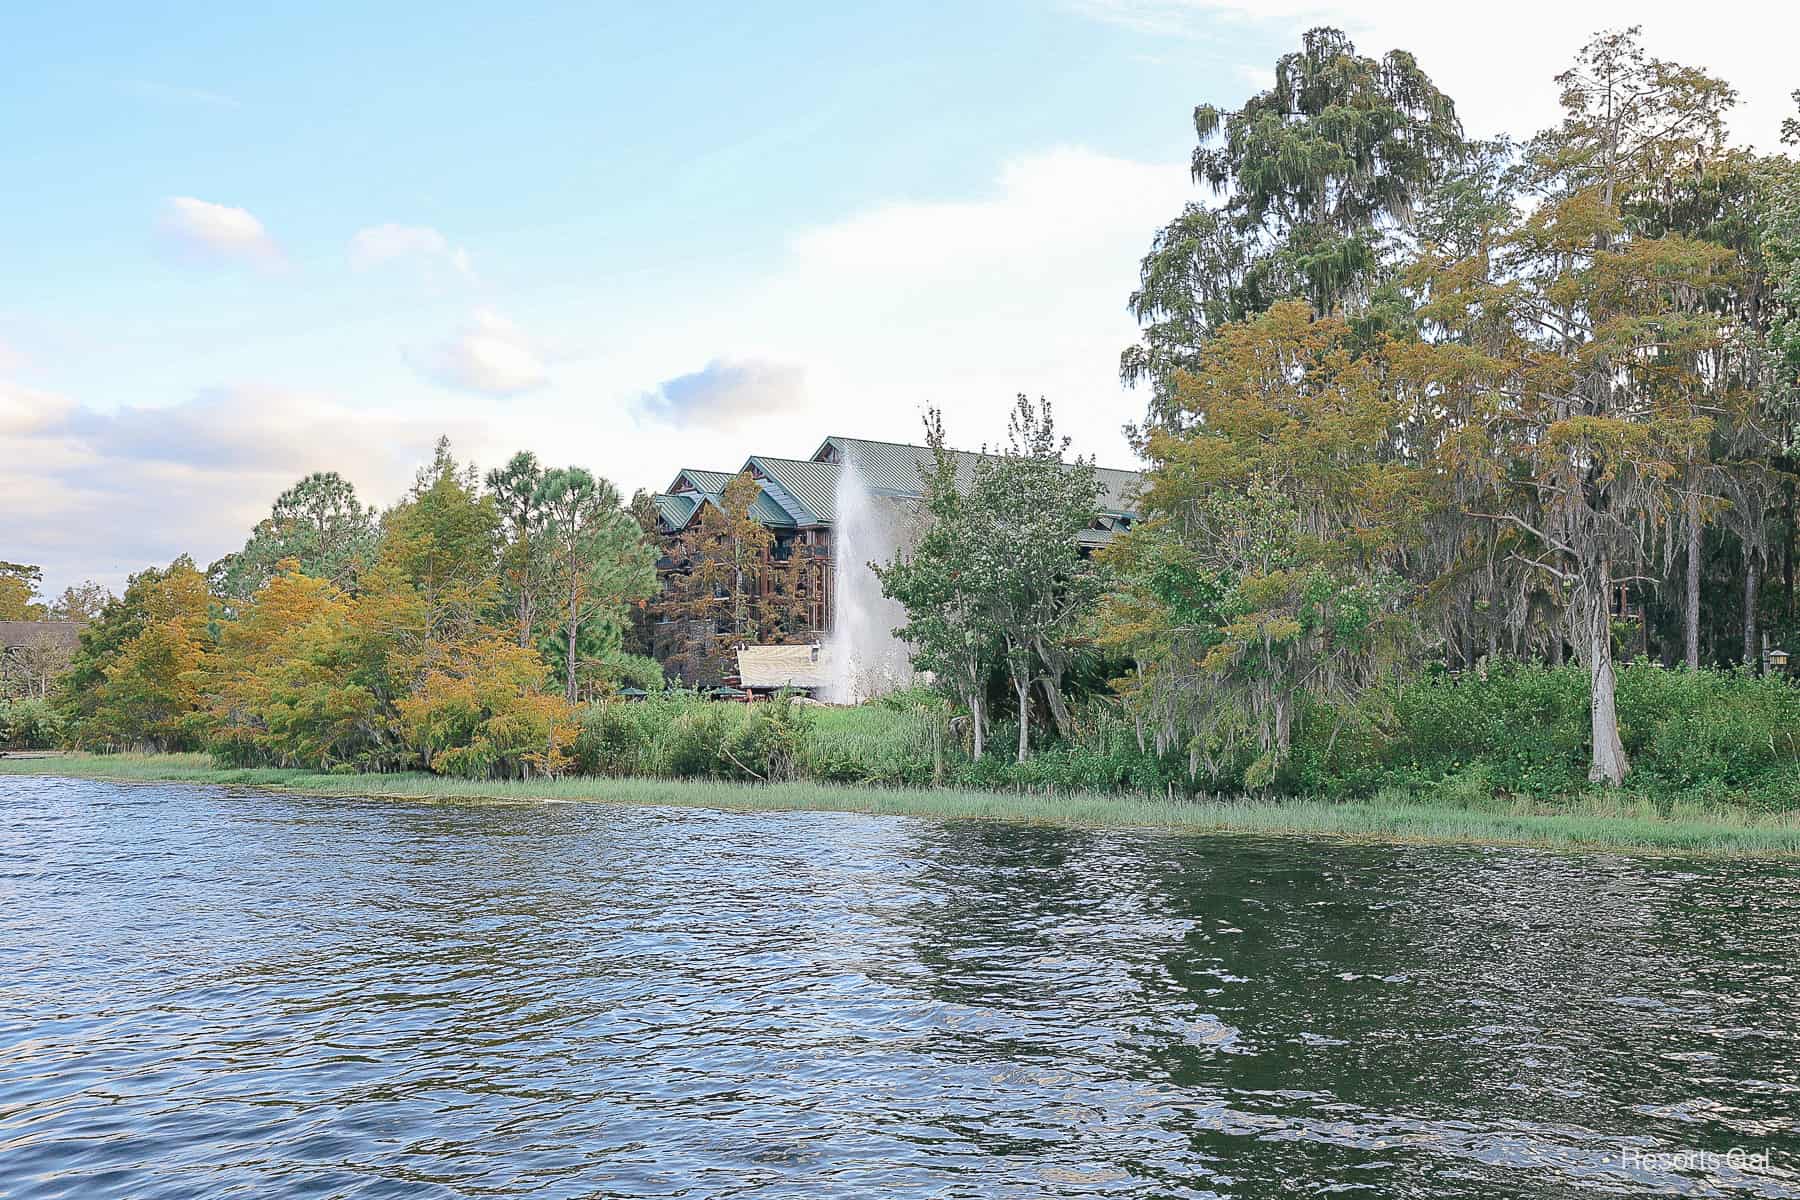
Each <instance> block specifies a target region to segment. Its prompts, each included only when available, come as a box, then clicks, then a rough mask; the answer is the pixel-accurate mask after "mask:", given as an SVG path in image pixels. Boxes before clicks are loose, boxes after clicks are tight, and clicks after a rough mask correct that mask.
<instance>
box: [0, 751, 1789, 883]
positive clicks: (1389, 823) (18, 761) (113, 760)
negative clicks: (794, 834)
mask: <svg viewBox="0 0 1800 1200" xmlns="http://www.w3.org/2000/svg"><path fill="white" fill-rule="evenodd" d="M0 776H8V777H28V776H48V777H53V778H65V779H91V780H95V781H100V782H109V783H191V784H200V785H209V786H223V787H248V788H258V789H262V790H266V791H275V792H283V793H287V794H292V795H303V796H319V797H326V798H333V799H370V800H412V801H426V802H436V803H472V802H485V803H514V804H529V803H545V802H563V803H571V802H577V803H595V804H616V805H646V806H652V805H653V806H665V807H675V808H700V809H710V810H714V811H719V812H734V813H748V812H847V813H857V814H862V815H867V816H889V817H916V818H923V819H928V820H988V821H1003V822H1012V823H1017V824H1030V825H1054V826H1063V827H1069V828H1082V829H1143V830H1151V831H1159V832H1166V833H1172V834H1253V835H1266V836H1296V837H1314V838H1333V839H1340V840H1349V841H1360V842H1369V843H1387V844H1394V845H1461V846H1496V847H1529V848H1536V849H1550V850H1583V851H1607V852H1618V853H1682V854H1700V855H1709V856H1721V855H1722V856H1733V857H1767V858H1800V814H1796V813H1787V814H1781V815H1767V816H1765V815H1759V814H1753V813H1748V812H1745V813H1737V812H1732V811H1729V810H1719V811H1708V812H1697V813H1691V814H1683V815H1680V816H1677V817H1660V816H1653V815H1648V814H1647V813H1646V812H1645V807H1644V806H1643V805H1641V804H1634V803H1633V802H1631V801H1630V800H1620V801H1617V802H1609V801H1607V800H1604V799H1600V798H1595V797H1574V798H1572V799H1571V800H1570V801H1568V802H1566V803H1565V804H1564V805H1561V806H1558V807H1555V808H1548V809H1546V808H1545V807H1542V806H1540V807H1537V808H1529V807H1526V806H1524V805H1521V804H1517V803H1514V804H1510V805H1509V804H1506V803H1503V802H1495V803H1494V804H1492V805H1491V806H1473V805H1468V804H1457V803H1451V802H1448V801H1445V800H1442V799H1433V798H1430V797H1424V798H1421V797H1413V798H1410V799H1406V800H1390V799H1383V798H1379V797H1377V798H1375V799H1370V800H1352V801H1342V802H1338V801H1322V800H1308V799H1304V798H1298V799H1288V800H1254V799H1243V800H1216V799H1201V800H1154V799H1148V798H1145V797H1143V796H1138V795H1131V794H1110V795H1109V794H1092V793H1085V794H1076V795H1044V794H1038V793H1017V792H988V791H971V790H961V789H953V788H941V789H910V788H881V787H866V786H865V787H859V786H853V785H847V784H827V783H812V782H799V783H777V784H744V783H724V782H716V781H709V780H681V779H643V778H610V777H592V776H581V777H575V778H563V779H553V780H532V781H528V782H516V781H506V780H488V781H473V780H459V779H447V778H443V777H440V776H435V775H422V774H402V775H360V774H356V775H353V774H344V775H338V774H328V773H321V772H317V771H303V770H291V769H281V768H267V767H244V768H236V767H227V768H219V767H215V766H213V765H212V764H211V761H210V760H209V759H207V758H206V756H204V755H199V754H163V755H148V754H117V755H105V756H100V755H74V754H41V755H30V756H25V757H18V756H8V757H0Z"/></svg>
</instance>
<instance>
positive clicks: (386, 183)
mask: <svg viewBox="0 0 1800 1200" xmlns="http://www.w3.org/2000/svg"><path fill="white" fill-rule="evenodd" d="M264 7H270V8H277V9H280V10H281V11H274V12H265V11H260V10H261V9H263V8H264ZM667 7H668V8H669V9H671V10H674V11H660V10H659V7H658V6H646V5H631V6H623V5H621V6H617V7H602V6H596V5H592V4H582V5H576V4H570V5H548V4H532V3H518V4H514V5H510V6H497V5H492V4H480V5H476V4H456V3H436V4H431V5H413V4H399V3H396V4H387V5H363V4H356V5H352V4H311V5H305V6H301V5H291V6H256V5H234V6H225V5H217V6H207V7H201V6H184V5H144V4H65V5H60V6H49V5H44V6H34V7H33V8H31V9H26V10H20V11H13V12H10V13H9V16H8V30H7V38H6V41H5V44H4V45H0V162H3V163H4V167H5V171H4V178H5V179H6V180H7V181H8V183H7V186H6V187H5V188H0V455H3V456H4V459H3V461H4V465H0V509H3V510H6V511H7V512H8V514H9V516H11V517H12V519H11V520H9V521H7V522H6V523H5V526H4V527H3V528H4V533H0V558H9V559H21V558H22V559H25V560H26V561H35V562H40V563H42V564H44V566H45V567H46V571H47V574H48V577H49V580H48V581H49V582H50V584H51V585H52V586H54V587H60V586H61V585H62V584H64V583H68V582H73V581H75V580H77V579H79V578H83V577H89V576H91V577H94V578H98V579H101V580H102V581H104V582H107V583H109V584H112V585H114V586H117V585H118V584H119V582H120V581H121V580H122V579H123V576H124V574H125V573H127V572H128V571H131V570H136V569H138V568H140V567H142V566H145V565H148V564H150V563H153V562H166V561H167V560H168V558H169V557H170V556H171V555H173V554H174V553H176V552H178V551H181V550H188V551H191V552H192V553H193V554H194V555H195V556H196V557H197V558H198V559H200V560H201V561H202V562H203V563H204V562H205V561H207V560H209V559H211V558H213V557H216V556H218V555H219V554H222V553H224V552H226V551H228V550H230V549H232V548H234V547H235V545H236V544H237V543H239V542H241V540H242V538H243V536H244V534H245V532H246V530H247V528H248V525H249V524H250V523H251V522H253V521H254V520H255V519H256V517H257V516H258V515H259V514H260V513H262V512H264V511H266V508H267V505H268V502H269V500H270V499H271V498H272V497H273V495H274V494H275V492H277V491H279V490H280V489H281V487H283V486H285V485H286V484H287V483H288V482H291V481H292V479H293V478H296V477H298V476H299V475H300V474H303V473H304V472H306V471H309V470H314V469H331V468H335V469H338V470H340V471H342V472H343V473H344V474H346V475H348V476H350V477H351V478H352V479H353V481H355V482H356V483H357V484H358V486H359V487H360V488H362V489H363V491H364V492H365V493H366V495H367V498H369V499H370V500H373V501H375V502H378V503H387V502H390V501H391V500H392V499H393V498H394V497H395V496H396V495H397V494H398V491H399V490H400V488H401V487H402V486H403V485H404V483H405V481H406V480H407V478H409V476H410V473H411V470H412V468H413V466H414V465H415V464H416V463H417V461H418V460H419V459H420V458H421V457H422V456H423V455H425V454H426V453H427V450H428V447H429V444H430V442H431V440H432V439H433V438H434V437H435V436H436V435H437V433H439V432H447V433H449V434H450V435H451V436H452V438H453V439H454V440H455V442H456V443H457V445H458V447H459V448H460V449H461V450H462V451H463V452H464V453H466V454H468V455H471V456H473V457H475V458H476V459H477V460H479V461H480V462H482V463H483V464H492V463H494V462H497V461H499V460H500V459H502V458H503V457H504V456H505V455H507V454H508V453H510V452H511V451H512V450H514V449H517V448H529V449H533V450H536V451H537V452H538V453H539V454H540V455H542V456H543V457H545V458H546V459H548V460H550V461H552V462H565V461H573V462H580V463H583V464H586V465H590V466H593V467H595V468H597V469H599V470H601V471H603V472H605V473H606V474H607V475H609V476H610V477H612V478H613V479H614V480H615V481H616V482H617V483H618V484H619V485H620V486H621V488H622V489H624V490H625V491H627V492H629V491H630V489H632V488H634V487H638V486H653V487H654V486H661V485H662V484H663V483H665V482H666V481H667V478H668V477H669V476H670V475H671V474H672V473H673V472H674V470H675V469H676V468H677V467H680V466H683V465H698V466H706V467H714V468H733V467H736V466H737V465H738V464H739V463H741V461H742V460H743V458H744V457H745V455H746V454H748V453H750V452H752V451H755V452H765V453H774V454H792V455H802V454H805V453H807V452H809V451H810V450H811V449H812V447H813V445H814V444H816V443H817V441H818V440H819V438H820V437H821V436H822V435H823V434H825V433H827V432H836V433H845V434H852V435H865V436H874V437H891V438H907V439H911V438H914V437H916V431H917V429H918V423H919V413H920V410H921V408H922V407H923V406H924V405H926V404H938V405H942V406H943V407H944V408H945V409H946V411H947V413H948V416H949V424H950V428H951V432H952V434H953V436H954V437H956V439H957V440H959V441H961V442H964V443H966V444H969V445H976V444H979V443H981V442H982V441H984V440H991V439H993V438H995V437H996V436H998V435H999V433H1000V432H1001V427H1002V422H1003V420H1004V412H1005V409H1006V407H1007V405H1008V403H1009V401H1010V398H1011V396H1012V395H1013V394H1014V393H1015V392H1018V391H1029V392H1033V393H1042V394H1045V395H1048V396H1049V397H1050V398H1051V399H1052V400H1053V401H1055V402H1056V403H1057V404H1058V411H1059V415H1060V417H1061V419H1062V421H1063V423H1064V424H1065V426H1066V427H1067V429H1068V431H1069V432H1071V433H1073V434H1074V435H1075V436H1076V438H1077V441H1078V445H1079V448H1081V449H1083V450H1087V451H1090V452H1093V453H1096V454H1098V455H1099V456H1100V458H1101V460H1102V461H1103V462H1108V463H1117V464H1121V465H1123V464H1124V463H1126V462H1127V461H1128V460H1129V451H1128V448H1127V446H1126V444H1125V441H1124V438H1123V437H1122V435H1121V433H1120V427H1121V426H1122V424H1123V423H1124V422H1126V421H1128V420H1130V419H1132V418H1133V417H1134V416H1135V415H1136V414H1137V412H1138V410H1139V408H1140V407H1141V401H1140V399H1139V398H1138V397H1135V396H1132V395H1130V394H1129V393H1127V392H1125V391H1123V390H1122V389H1121V388H1120V387H1119V385H1118V383H1117V380H1116V374H1115V368H1116V359H1117V353H1118V350H1119V349H1120V348H1121V347H1122V346H1123V345H1125V344H1126V343H1127V342H1128V341H1129V339H1130V337H1131V324H1130V321H1129V319H1128V318H1127V317H1126V315H1125V313H1124V309H1123V304H1124V299H1125V295H1126V293H1127V292H1128V291H1129V289H1130V286H1131V282H1132V277H1133V270H1134V265H1135V261H1136V258H1137V257H1138V255H1139V254H1141V253H1142V250H1143V247H1144V245H1145V244H1146V242H1147V241H1148V238H1149V236H1150V234H1151V233H1152V232H1153V231H1154V229H1155V227H1156V225H1157V224H1158V223H1160V222H1161V221H1162V220H1165V219H1166V218H1167V217H1168V216H1170V215H1172V214H1173V213H1174V212H1176V211H1177V210H1178V209H1179V207H1180V205H1181V203H1182V202H1183V201H1185V200H1187V199H1189V198H1194V197H1197V196H1198V195H1199V193H1197V192H1196V191H1195V190H1194V189H1193V188H1192V187H1191V185H1190V184H1189V183H1188V181H1187V179H1186V173H1185V159H1186V156H1187V153H1188V151H1189V150H1190V148H1191V145H1192V133H1191V126H1190V125H1189V113H1190V111H1191V109H1192V107H1193V105H1194V104H1195V103H1197V102H1199V101H1211V102H1215V103H1222V104H1227V105H1229V104H1235V103H1237V102H1238V101H1240V100H1241V99H1242V98H1243V97H1244V96H1245V95H1247V94H1248V93H1249V92H1250V91H1251V90H1252V88H1253V87H1254V86H1255V84H1256V83H1257V81H1258V80H1259V79H1261V78H1262V77H1263V76H1264V75H1265V74H1266V72H1267V70H1268V67H1269V64H1270V63H1272V61H1273V60H1274V58H1275V57H1276V56H1277V55H1278V54H1280V53H1281V52H1282V51H1283V50H1285V49H1287V48H1289V47H1290V46H1292V45H1293V44H1294V43H1295V42H1296V41H1297V39H1298V36H1299V33H1300V32H1301V31H1302V30H1303V29H1304V28H1306V27H1307V26H1308V25H1311V24H1314V23H1319V22H1330V23H1336V24H1341V25H1344V26H1346V27H1347V28H1349V29H1350V30H1351V32H1352V33H1353V34H1355V35H1356V36H1357V37H1358V40H1359V43H1360V45H1361V47H1362V49H1364V50H1365V51H1369V52H1380V51H1383V50H1385V49H1387V48H1389V47H1390V46H1393V45H1402V46H1406V47H1408V48H1410V49H1413V50H1414V51H1415V52H1416V53H1417V54H1418V55H1419V56H1420V58H1421V60H1422V62H1423V63H1424V65H1425V67H1426V69H1427V70H1428V71H1430V72H1431V73H1432V74H1433V75H1434V77H1435V78H1436V79H1437V81H1438V82H1439V84H1440V85H1441V86H1443V87H1444V88H1446V90H1448V91H1450V92H1451V93H1452V94H1453V95H1454V96H1456V97H1457V98H1458V100H1459V101H1460V102H1461V104H1462V107H1463V110H1464V114H1465V117H1466V119H1467V120H1468V122H1469V124H1470V126H1471V128H1472V129H1474V130H1475V131H1477V132H1490V131H1493V130H1496V129H1499V128H1503V127H1504V128H1509V129H1512V130H1514V131H1528V130H1529V129H1531V128H1534V127H1535V126H1536V125H1538V124H1541V123H1542V122H1543V121H1545V120H1547V119H1549V116H1550V114H1551V112H1552V107H1553V104H1554V90H1553V88H1552V87H1551V85H1550V84H1549V77H1550V75H1552V74H1554V72H1555V71H1556V70H1557V69H1559V68H1560V67H1561V66H1562V65H1563V63H1564V62H1565V61H1566V60H1567V58H1568V56H1569V55H1570V53H1572V52H1573V50H1574V49H1575V48H1576V46H1577V45H1579V43H1580V42H1581V41H1582V40H1583V39H1584V37H1585V35H1586V34H1587V33H1589V32H1591V29H1590V28H1589V27H1590V26H1600V25H1604V24H1608V23H1618V21H1620V20H1623V19H1624V17H1625V16H1627V15H1629V17H1630V19H1632V20H1637V21H1642V22H1643V23H1644V25H1645V27H1646V29H1645V33H1646V38H1647V40H1648V41H1649V43H1650V46H1651V49H1652V50H1653V51H1655V52H1658V53H1661V54H1664V55H1667V56H1671V57H1679V58H1683V59H1685V60H1688V61H1694V62H1697V63H1699V64H1700V65H1705V66H1709V67H1711V68H1712V69H1714V70H1716V71H1718V72H1719V73H1721V74H1724V75H1725V76H1726V77H1727V78H1730V79H1732V80H1733V82H1735V83H1737V84H1738V86H1739V87H1740V89H1741V90H1742V91H1743V92H1744V93H1745V99H1746V101H1747V103H1746V105H1745V110H1744V117H1743V120H1742V121H1741V123H1740V129H1741V132H1743V134H1744V135H1745V136H1746V137H1750V138H1752V139H1754V140H1756V141H1758V142H1759V143H1761V144H1764V145H1772V144H1773V129H1774V127H1775V125H1776V123H1778V121H1779V117H1780V115H1781V113H1782V111H1783V107H1784V103H1783V102H1784V99H1785V97H1784V92H1785V91H1786V90H1787V89H1788V88H1790V87H1791V86H1793V84H1792V82H1789V77H1790V76H1791V75H1792V72H1791V70H1790V69H1788V68H1787V67H1786V65H1785V64H1784V63H1782V62H1781V59H1782V57H1783V56H1784V54H1785V53H1786V51H1785V50H1784V49H1783V47H1785V46H1791V45H1793V44H1794V40H1793V35H1794V34H1796V33H1800V30H1796V29H1794V28H1793V26H1794V25H1795V19H1794V18H1793V17H1791V16H1779V17H1775V18H1769V17H1767V16H1764V17H1762V18H1759V21H1760V24H1759V26H1758V27H1759V28H1760V29H1761V30H1763V31H1764V33H1765V34H1766V35H1767V36H1761V37H1758V38H1744V37H1743V36H1742V29H1741V27H1738V26H1737V25H1736V23H1735V22H1732V21H1729V20H1723V19H1721V9H1720V8H1719V6H1714V7H1713V8H1711V9H1709V10H1708V14H1707V18H1706V19H1705V20H1697V19H1696V18H1694V17H1692V16H1690V15H1684V14H1683V11H1682V10H1679V9H1677V8H1676V7H1675V6H1673V5H1671V6H1668V9H1667V11H1666V12H1665V11H1662V10H1661V9H1660V8H1659V7H1658V6H1656V5H1649V6H1646V5H1615V6H1613V7H1614V8H1616V10H1617V11H1616V12H1611V11H1608V9H1607V6H1604V5H1603V6H1601V7H1600V8H1597V9H1593V10H1591V11H1587V12H1584V14H1583V17H1582V19H1581V21H1580V22H1579V24H1570V23H1569V21H1568V20H1567V18H1566V15H1565V11H1566V10H1565V8H1564V7H1561V6H1552V5H1548V4H1542V5H1540V4H1536V3H1535V2H1534V3H1526V4H1523V5H1520V6H1513V8H1512V9H1511V10H1510V11H1515V12H1517V13H1518V14H1519V15H1520V17H1521V20H1520V21H1518V22H1517V23H1515V24H1513V25H1509V26H1506V27H1498V26H1496V25H1495V23H1494V18H1493V17H1492V16H1491V15H1490V16H1488V17H1486V18H1483V21H1484V24H1483V25H1481V26H1480V27H1477V26H1474V25H1473V24H1459V21H1460V19H1459V18H1457V17H1455V16H1454V15H1453V13H1452V10H1448V9H1444V8H1442V7H1440V6H1437V5H1431V4H1425V3H1416V2H1411V0H1408V2H1406V3H1395V4H1391V5H1386V6H1383V5H1375V6H1370V5H1358V6H1355V7H1354V9H1352V8H1351V7H1350V6H1347V5H1336V4H1331V3H1298V2H1294V0H1273V2H1271V3H1256V4H1253V3H1235V2H1231V0H1068V2H1063V3H1059V2H1056V0H1046V2H1041V3H1026V2H1024V0H1016V2H1002V3H988V4H981V3H962V4H919V3H910V4H859V5H831V6H827V5H809V6H800V5H792V6H766V5H765V6H754V5H746V4H732V5H724V4H718V5H714V4H690V5H681V6H667ZM1726 8H1729V6H1726ZM1751 11H1754V10H1752V9H1750V8H1748V7H1746V9H1745V12H1746V13H1748V12H1751Z"/></svg>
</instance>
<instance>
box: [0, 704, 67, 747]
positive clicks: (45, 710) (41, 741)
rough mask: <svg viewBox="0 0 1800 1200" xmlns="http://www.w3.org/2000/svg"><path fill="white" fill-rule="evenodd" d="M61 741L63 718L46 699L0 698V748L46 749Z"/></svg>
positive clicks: (59, 743)
mask: <svg viewBox="0 0 1800 1200" xmlns="http://www.w3.org/2000/svg"><path fill="white" fill-rule="evenodd" d="M62 741H63V720H62V718H61V717H60V716H58V715H57V713H56V710H55V708H53V707H52V706H51V704H50V702H49V701H48V700H38V699H34V698H29V697H27V698H21V699H17V700H4V699H0V750H49V749H51V748H52V747H54V746H58V745H61V744H62Z"/></svg>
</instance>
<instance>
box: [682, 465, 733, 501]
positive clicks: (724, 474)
mask: <svg viewBox="0 0 1800 1200" xmlns="http://www.w3.org/2000/svg"><path fill="white" fill-rule="evenodd" d="M734 478H736V476H734V475H733V474H732V473H731V472H730V471H702V470H700V469H699V468H698V467H683V468H681V470H679V471H677V472H676V473H675V481H674V482H673V483H671V484H669V490H670V491H671V492H687V491H694V492H705V493H708V494H710V495H714V496H717V495H718V494H719V493H721V492H723V491H724V490H725V485H726V484H728V483H730V482H731V481H732V480H733V479H734Z"/></svg>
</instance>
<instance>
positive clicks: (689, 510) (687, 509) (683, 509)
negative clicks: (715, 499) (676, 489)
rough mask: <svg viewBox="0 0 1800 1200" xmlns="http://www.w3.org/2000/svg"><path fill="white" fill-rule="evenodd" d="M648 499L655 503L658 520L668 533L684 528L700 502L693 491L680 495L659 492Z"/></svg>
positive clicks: (699, 498)
mask: <svg viewBox="0 0 1800 1200" xmlns="http://www.w3.org/2000/svg"><path fill="white" fill-rule="evenodd" d="M650 500H651V502H652V503H654V504H655V505H656V516H657V519H658V521H659V522H660V523H661V524H662V526H663V528H664V530H665V531H667V532H669V533H674V532H675V531H676V530H679V529H684V528H686V527H687V523H688V519H689V518H690V517H692V516H693V515H694V510H695V509H697V508H699V507H700V505H701V503H702V500H701V497H699V496H697V495H695V494H694V493H693V492H682V493H681V494H680V495H670V494H668V493H667V492H659V493H657V494H656V495H654V496H652V497H650Z"/></svg>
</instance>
